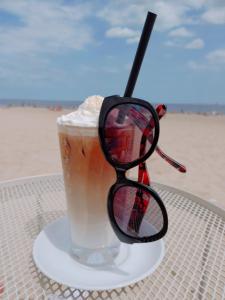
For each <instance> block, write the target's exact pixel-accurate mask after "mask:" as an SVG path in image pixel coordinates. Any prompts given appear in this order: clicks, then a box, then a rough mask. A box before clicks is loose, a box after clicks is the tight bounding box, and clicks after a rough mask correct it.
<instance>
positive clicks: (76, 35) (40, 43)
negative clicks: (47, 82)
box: [0, 0, 93, 55]
mask: <svg viewBox="0 0 225 300" xmlns="http://www.w3.org/2000/svg"><path fill="white" fill-rule="evenodd" d="M0 9H2V10H4V11H6V12H8V13H11V14H13V15H14V16H16V17H17V18H18V19H19V20H20V22H21V25H17V26H6V25H5V26H4V27H2V28H0V52H1V53H6V54H16V53H17V54H18V53H21V54H29V55H30V54H31V53H32V54H35V53H43V52H47V53H51V52H56V53H57V52H58V53H59V52H62V51H65V50H68V49H73V50H78V49H82V48H84V47H85V46H86V45H87V44H89V43H91V42H92V41H93V37H92V30H91V29H90V27H88V26H87V25H86V24H85V22H84V20H85V18H86V17H88V16H89V14H90V6H89V5H87V4H79V5H78V4H77V5H64V4H63V2H62V1H60V0H56V1H54V2H53V1H43V0H40V1H37V0H36V1H30V2H28V1H25V0H20V1H7V0H1V2H0Z"/></svg>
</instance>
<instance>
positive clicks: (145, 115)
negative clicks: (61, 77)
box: [99, 96, 168, 243]
mask: <svg viewBox="0 0 225 300" xmlns="http://www.w3.org/2000/svg"><path fill="white" fill-rule="evenodd" d="M159 129H160V128H159V117H158V114H157V112H156V110H155V109H154V107H153V106H152V105H151V104H150V103H149V102H147V101H145V100H141V99H137V98H128V97H119V96H110V97H106V98H105V99H104V101H103V104H102V107H101V111H100V116H99V139H100V144H101V147H102V150H103V153H104V155H105V158H106V160H107V161H108V162H109V163H110V164H111V165H112V166H113V167H114V169H115V171H116V174H117V180H116V183H115V184H113V185H112V187H111V188H110V190H109V194H108V202H107V207H108V214H109V219H110V222H111V225H112V228H113V230H114V232H115V234H116V235H117V237H118V238H119V239H120V240H121V241H122V242H125V243H146V242H153V241H156V240H158V239H160V238H162V237H163V236H164V235H165V234H166V232H167V229H168V217H167V212H166V208H165V206H164V204H163V202H162V200H161V198H160V196H159V195H158V194H157V192H156V191H154V190H153V189H152V188H151V187H150V186H149V185H146V184H144V181H143V180H140V182H136V181H133V180H130V179H128V178H126V176H125V173H126V171H128V170H129V169H131V168H133V167H136V166H139V169H140V168H141V166H142V164H143V163H144V162H145V160H146V159H147V158H148V157H149V156H150V155H151V154H152V153H153V152H154V150H155V149H156V147H157V143H158V138H159ZM142 176H143V174H142ZM142 182H143V183H142Z"/></svg>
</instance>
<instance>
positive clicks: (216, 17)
mask: <svg viewBox="0 0 225 300" xmlns="http://www.w3.org/2000/svg"><path fill="white" fill-rule="evenodd" d="M202 19H203V20H204V21H206V22H208V23H212V24H225V7H219V8H213V9H209V10H207V11H206V12H205V13H203V15H202Z"/></svg>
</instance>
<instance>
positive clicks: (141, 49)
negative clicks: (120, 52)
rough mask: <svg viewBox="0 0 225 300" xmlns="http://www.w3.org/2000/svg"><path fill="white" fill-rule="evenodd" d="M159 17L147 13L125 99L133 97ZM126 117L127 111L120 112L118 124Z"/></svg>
mask: <svg viewBox="0 0 225 300" xmlns="http://www.w3.org/2000/svg"><path fill="white" fill-rule="evenodd" d="M156 17H157V15H156V14H153V13H152V12H148V13H147V17H146V20H145V25H144V27H143V29H142V34H141V38H140V40H139V44H138V48H137V51H136V55H135V57H134V61H133V66H132V69H131V71H130V76H129V79H128V81H127V86H126V89H125V93H124V97H132V94H133V91H134V87H135V84H136V81H137V78H138V74H139V71H140V69H141V64H142V61H143V58H144V56H145V51H146V49H147V46H148V42H149V39H150V36H151V33H152V29H153V26H154V23H155V19H156ZM125 115H126V110H120V111H119V114H118V117H117V120H116V121H117V123H120V124H121V123H123V121H124V118H125Z"/></svg>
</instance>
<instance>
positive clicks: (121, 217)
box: [113, 186, 164, 238]
mask: <svg viewBox="0 0 225 300" xmlns="http://www.w3.org/2000/svg"><path fill="white" fill-rule="evenodd" d="M113 213H114V217H115V220H116V223H117V225H118V226H119V228H120V229H121V230H122V231H123V232H124V233H125V234H127V235H129V236H131V237H139V238H142V237H151V236H153V235H156V234H158V233H159V232H160V231H161V230H162V228H163V226H164V218H163V214H162V210H161V208H160V206H159V204H158V202H157V201H156V199H155V198H154V197H153V195H152V194H151V193H150V192H149V191H147V190H143V189H142V188H136V187H132V186H123V187H121V188H119V189H118V190H117V192H116V193H115V195H114V200H113Z"/></svg>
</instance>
